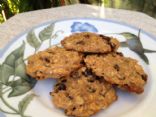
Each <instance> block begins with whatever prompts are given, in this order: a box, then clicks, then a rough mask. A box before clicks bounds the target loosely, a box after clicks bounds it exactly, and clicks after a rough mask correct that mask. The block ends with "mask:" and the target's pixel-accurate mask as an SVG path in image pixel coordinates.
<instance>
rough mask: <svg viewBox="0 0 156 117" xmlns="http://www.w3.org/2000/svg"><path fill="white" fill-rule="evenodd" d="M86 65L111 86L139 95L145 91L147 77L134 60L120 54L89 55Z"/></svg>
mask: <svg viewBox="0 0 156 117" xmlns="http://www.w3.org/2000/svg"><path fill="white" fill-rule="evenodd" d="M85 63H86V65H87V67H88V68H90V69H92V71H93V72H94V73H95V74H96V75H97V76H99V77H103V78H104V79H105V80H106V81H107V82H109V83H111V84H115V85H118V86H119V87H120V88H122V89H126V90H128V91H130V92H136V93H138V94H139V93H142V92H143V91H144V85H145V84H146V81H147V75H146V74H145V72H144V70H143V69H142V67H141V66H140V65H139V64H138V63H137V61H136V60H134V59H132V58H129V57H123V56H122V55H121V54H118V53H110V54H107V55H88V56H87V57H86V59H85Z"/></svg>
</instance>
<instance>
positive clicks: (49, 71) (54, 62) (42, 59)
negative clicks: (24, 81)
mask: <svg viewBox="0 0 156 117" xmlns="http://www.w3.org/2000/svg"><path fill="white" fill-rule="evenodd" d="M81 60H82V54H80V53H78V52H75V51H67V50H65V49H64V48H61V47H53V48H49V49H47V50H45V51H42V52H39V53H37V54H35V55H32V56H30V57H29V58H28V64H27V66H26V70H27V74H28V75H30V76H31V77H33V78H36V79H38V80H42V79H46V78H61V77H63V76H67V75H69V74H70V73H71V72H72V71H74V70H76V69H78V68H79V67H81V64H80V62H81Z"/></svg>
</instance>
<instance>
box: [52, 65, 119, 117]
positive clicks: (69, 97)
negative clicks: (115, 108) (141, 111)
mask: <svg viewBox="0 0 156 117" xmlns="http://www.w3.org/2000/svg"><path fill="white" fill-rule="evenodd" d="M50 94H51V95H52V101H53V103H54V105H55V106H56V107H58V108H61V109H64V110H65V114H66V115H68V116H74V117H89V116H91V115H93V114H95V113H97V112H99V111H100V110H101V109H106V108H107V107H108V106H109V105H110V104H112V103H113V102H114V101H116V100H117V96H116V92H115V90H114V89H113V87H112V85H110V84H108V83H107V82H106V81H104V80H103V78H102V79H101V78H99V77H97V76H95V75H92V73H91V72H90V70H88V69H86V68H85V67H82V68H81V69H79V70H78V71H76V72H74V73H72V75H71V76H70V77H66V78H63V79H59V81H58V83H57V84H56V85H55V88H54V91H53V92H52V93H50Z"/></svg>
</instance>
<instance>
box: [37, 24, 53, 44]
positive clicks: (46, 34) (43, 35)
mask: <svg viewBox="0 0 156 117" xmlns="http://www.w3.org/2000/svg"><path fill="white" fill-rule="evenodd" d="M54 27H55V24H51V25H49V26H47V27H46V28H44V29H43V30H42V31H41V32H40V33H39V38H40V40H41V41H45V40H47V39H50V38H51V35H52V33H53V30H54Z"/></svg>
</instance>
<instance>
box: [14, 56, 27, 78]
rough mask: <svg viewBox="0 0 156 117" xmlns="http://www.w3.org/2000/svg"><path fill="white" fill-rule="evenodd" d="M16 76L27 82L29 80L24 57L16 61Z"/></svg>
mask: <svg viewBox="0 0 156 117" xmlns="http://www.w3.org/2000/svg"><path fill="white" fill-rule="evenodd" d="M15 75H16V76H19V77H21V78H24V79H25V80H28V79H29V78H28V75H27V74H26V65H25V63H24V60H23V58H22V57H20V58H19V59H17V60H16V61H15Z"/></svg>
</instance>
